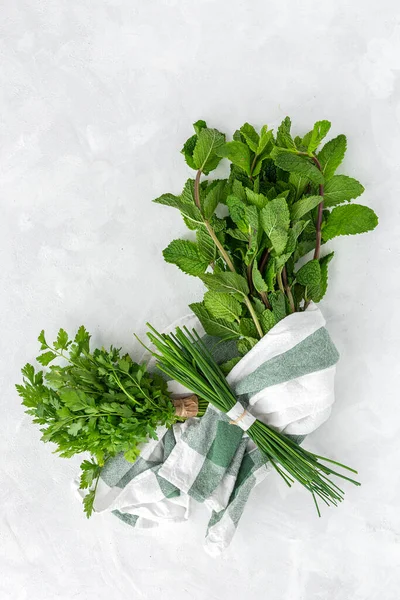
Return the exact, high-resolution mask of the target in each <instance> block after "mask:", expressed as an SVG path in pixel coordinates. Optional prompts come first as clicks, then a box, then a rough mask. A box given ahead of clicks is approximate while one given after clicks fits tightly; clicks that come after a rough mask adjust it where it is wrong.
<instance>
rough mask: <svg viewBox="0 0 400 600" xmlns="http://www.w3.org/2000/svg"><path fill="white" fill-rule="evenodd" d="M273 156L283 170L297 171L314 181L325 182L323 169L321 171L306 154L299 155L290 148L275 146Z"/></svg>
mask: <svg viewBox="0 0 400 600" xmlns="http://www.w3.org/2000/svg"><path fill="white" fill-rule="evenodd" d="M271 157H272V158H273V159H274V162H275V164H276V166H277V167H279V168H280V169H282V170H283V171H289V173H297V174H298V175H302V176H304V177H306V178H307V179H309V180H310V181H312V182H313V183H317V184H323V183H324V177H323V175H322V173H321V171H319V169H317V167H316V166H315V165H314V164H313V163H312V162H310V160H311V159H309V158H308V157H306V156H299V155H297V154H294V153H293V152H290V151H289V150H284V149H282V148H277V147H275V148H273V150H272V152H271Z"/></svg>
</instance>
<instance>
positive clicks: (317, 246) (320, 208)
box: [312, 156, 324, 260]
mask: <svg viewBox="0 0 400 600" xmlns="http://www.w3.org/2000/svg"><path fill="white" fill-rule="evenodd" d="M312 159H313V161H314V163H315V165H316V166H317V168H318V169H319V170H320V171H321V173H322V167H321V163H320V162H319V160H318V158H317V157H316V156H313V157H312ZM319 195H320V196H321V198H322V200H321V202H320V203H319V204H318V215H317V223H316V229H317V235H316V243H315V251H314V260H318V259H319V254H320V251H321V226H322V215H323V210H324V185H323V184H322V183H321V184H320V186H319Z"/></svg>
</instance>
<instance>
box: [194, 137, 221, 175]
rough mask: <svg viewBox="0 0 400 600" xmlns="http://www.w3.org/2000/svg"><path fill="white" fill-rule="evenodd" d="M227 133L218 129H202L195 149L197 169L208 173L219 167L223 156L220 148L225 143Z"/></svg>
mask: <svg viewBox="0 0 400 600" xmlns="http://www.w3.org/2000/svg"><path fill="white" fill-rule="evenodd" d="M224 142H225V135H224V134H223V133H221V132H220V131H217V130H216V129H208V128H205V129H201V130H200V132H199V134H198V136H197V142H196V147H195V149H194V151H193V162H194V164H195V167H196V169H198V170H199V171H202V173H204V174H205V175H208V173H209V172H210V171H213V170H214V169H216V168H217V166H218V164H219V162H220V161H221V157H220V156H219V155H218V150H219V149H220V148H221V146H223V145H224Z"/></svg>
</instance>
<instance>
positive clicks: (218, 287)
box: [200, 273, 249, 295]
mask: <svg viewBox="0 0 400 600" xmlns="http://www.w3.org/2000/svg"><path fill="white" fill-rule="evenodd" d="M200 279H202V281H203V282H204V284H205V285H206V286H207V287H208V289H209V290H211V291H213V292H226V293H227V294H235V293H236V292H239V293H240V294H244V295H247V294H248V293H249V287H248V285H247V281H246V279H245V278H244V277H242V276H241V275H238V274H237V273H219V274H213V273H205V274H204V275H202V276H201V277H200Z"/></svg>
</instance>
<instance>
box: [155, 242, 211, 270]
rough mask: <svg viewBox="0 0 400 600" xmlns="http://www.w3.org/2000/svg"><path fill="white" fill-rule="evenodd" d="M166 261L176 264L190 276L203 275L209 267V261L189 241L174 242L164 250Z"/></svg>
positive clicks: (195, 245)
mask: <svg viewBox="0 0 400 600" xmlns="http://www.w3.org/2000/svg"><path fill="white" fill-rule="evenodd" d="M163 256H164V260H165V261H166V262H167V263H172V264H175V265H176V266H177V267H179V269H181V271H183V272H184V273H187V274H188V275H194V276H197V275H202V274H203V273H204V271H205V270H206V269H207V267H208V264H209V263H208V261H207V260H205V258H204V257H203V256H202V255H201V254H200V252H199V248H198V246H197V244H195V243H194V242H190V241H189V240H173V241H172V242H171V243H170V244H169V245H168V246H167V247H166V248H165V249H164V250H163Z"/></svg>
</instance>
